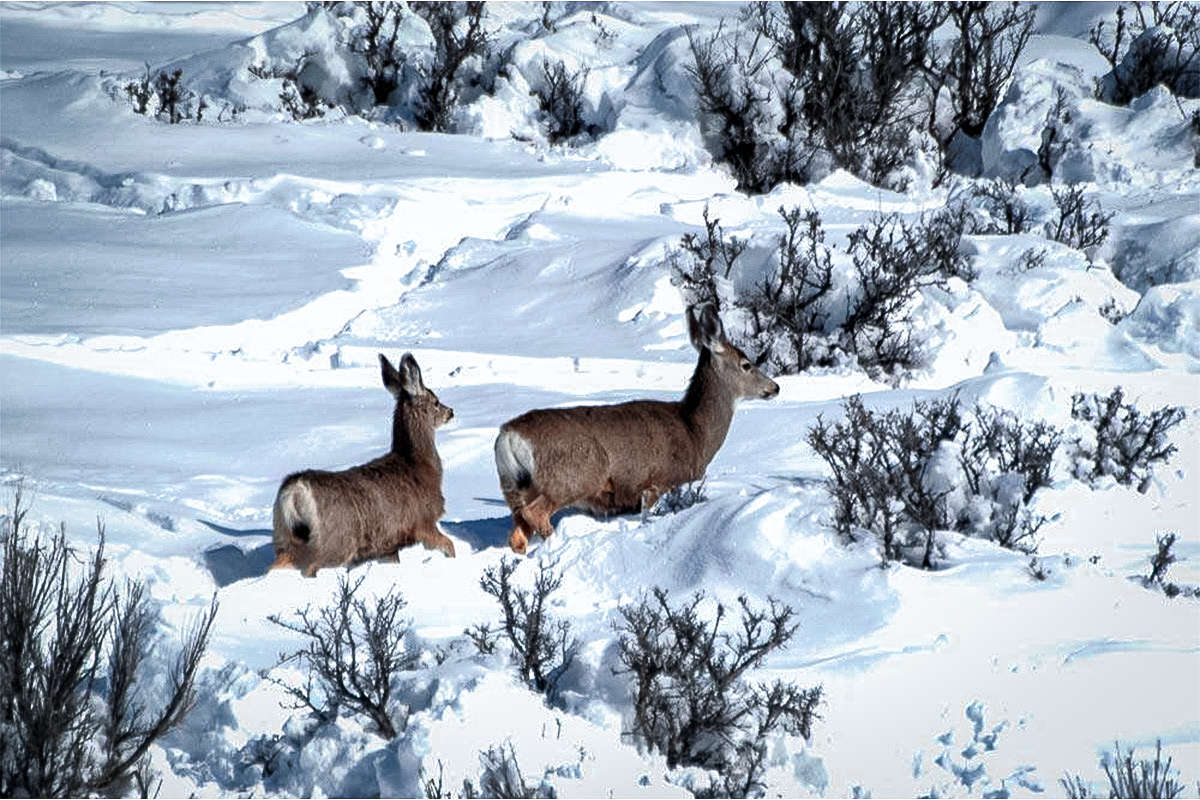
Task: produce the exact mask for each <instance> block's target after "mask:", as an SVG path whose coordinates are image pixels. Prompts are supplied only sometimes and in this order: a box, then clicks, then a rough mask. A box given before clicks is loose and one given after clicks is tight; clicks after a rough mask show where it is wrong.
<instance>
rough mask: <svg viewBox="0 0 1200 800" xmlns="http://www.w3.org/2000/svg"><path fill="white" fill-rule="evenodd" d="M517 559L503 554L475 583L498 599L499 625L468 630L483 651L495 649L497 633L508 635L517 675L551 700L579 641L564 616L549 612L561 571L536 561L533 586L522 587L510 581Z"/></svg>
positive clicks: (560, 577)
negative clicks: (500, 619) (536, 566)
mask: <svg viewBox="0 0 1200 800" xmlns="http://www.w3.org/2000/svg"><path fill="white" fill-rule="evenodd" d="M521 563H522V562H521V561H519V560H517V559H515V558H505V559H504V560H502V561H501V562H500V564H499V565H495V566H490V567H488V568H487V569H485V570H484V572H483V576H482V577H481V578H480V579H479V585H480V587H481V588H482V589H483V591H485V592H487V593H488V594H489V595H491V596H492V597H494V598H495V599H496V602H498V603H499V604H500V611H501V614H502V615H503V620H502V622H501V628H500V630H498V631H493V630H492V629H491V626H490V625H487V624H484V625H480V626H477V627H476V628H474V629H472V630H469V631H467V635H468V636H469V637H470V638H471V640H472V641H473V642H475V645H476V647H477V648H478V649H479V650H480V652H483V653H485V654H486V653H488V652H491V651H494V649H495V640H496V638H497V637H499V636H503V637H504V638H506V639H507V640H508V643H509V646H510V647H511V648H512V659H513V662H514V663H515V664H516V666H517V669H518V671H519V672H520V673H521V679H522V680H524V681H525V682H526V683H528V684H529V685H530V686H532V687H533V688H534V689H535V690H537V691H539V692H542V693H543V694H546V695H547V696H548V697H550V698H551V699H552V700H553V699H554V698H555V697H556V695H557V692H558V682H559V681H560V680H561V679H562V676H563V675H564V674H565V673H566V672H567V670H568V669H570V668H571V665H572V664H573V663H574V662H575V655H576V654H577V653H578V652H579V647H580V642H579V640H578V639H577V638H575V637H574V636H572V635H571V623H570V622H569V621H568V620H565V619H553V618H552V617H551V616H550V615H549V614H548V613H547V608H546V606H547V603H549V602H550V598H551V595H553V594H554V593H555V592H556V591H558V590H559V589H560V588H561V587H562V575H556V574H554V572H553V570H552V567H551V566H550V565H548V564H546V563H544V562H543V563H539V565H538V574H537V577H535V578H534V581H533V588H532V589H523V588H521V587H520V586H517V585H515V584H514V582H513V580H512V577H513V573H514V572H516V571H517V568H518V567H519V566H520V565H521Z"/></svg>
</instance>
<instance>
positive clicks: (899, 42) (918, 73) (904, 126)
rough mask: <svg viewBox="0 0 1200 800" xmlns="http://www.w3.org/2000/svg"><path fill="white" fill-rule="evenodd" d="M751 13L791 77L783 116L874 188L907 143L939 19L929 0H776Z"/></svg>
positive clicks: (906, 155) (904, 158)
mask: <svg viewBox="0 0 1200 800" xmlns="http://www.w3.org/2000/svg"><path fill="white" fill-rule="evenodd" d="M760 8H761V9H762V10H761V11H760V12H759V13H758V14H757V15H755V18H754V26H755V28H756V31H757V32H758V33H760V34H762V35H763V36H765V37H767V38H768V39H769V40H771V41H772V42H773V43H774V44H775V46H776V47H777V48H778V50H779V53H780V59H781V60H782V63H783V66H784V68H785V69H786V70H787V71H788V73H789V74H790V75H791V77H792V81H791V84H790V85H789V86H788V88H787V93H786V94H785V95H784V103H785V117H784V119H785V120H787V121H789V122H791V121H793V120H799V121H800V122H802V124H803V126H804V128H805V130H803V131H798V133H803V134H804V135H805V136H807V137H808V138H810V139H811V141H812V143H813V144H815V145H816V146H817V147H819V148H821V149H822V150H824V151H826V152H828V153H829V154H830V155H831V156H832V158H833V161H834V163H835V164H836V165H837V166H839V167H842V168H843V169H845V170H847V171H849V172H851V173H853V174H854V175H857V176H859V177H860V178H862V179H864V180H866V181H869V182H870V183H873V184H875V185H884V184H885V183H886V182H887V180H888V179H889V177H890V176H891V175H892V174H893V173H894V172H895V171H896V170H897V169H898V168H899V167H902V166H904V165H905V164H906V163H907V162H908V161H909V160H910V159H911V158H912V156H913V154H914V153H915V150H916V147H915V146H914V144H913V141H912V139H911V138H910V136H909V132H910V131H911V130H913V129H914V128H916V127H917V122H918V116H919V115H920V113H921V111H920V103H919V102H918V100H919V98H920V96H921V95H922V93H923V92H924V91H925V89H926V86H925V84H924V81H923V75H924V74H925V73H926V72H927V70H928V69H929V68H930V67H931V66H932V60H933V48H932V38H931V37H932V34H933V32H934V31H935V30H937V29H938V28H939V27H940V26H941V25H942V23H943V22H945V20H946V8H945V7H944V6H942V5H940V4H933V3H929V4H926V3H860V4H852V3H819V2H814V3H779V4H775V5H770V6H768V5H767V4H763V5H762V6H761V7H760Z"/></svg>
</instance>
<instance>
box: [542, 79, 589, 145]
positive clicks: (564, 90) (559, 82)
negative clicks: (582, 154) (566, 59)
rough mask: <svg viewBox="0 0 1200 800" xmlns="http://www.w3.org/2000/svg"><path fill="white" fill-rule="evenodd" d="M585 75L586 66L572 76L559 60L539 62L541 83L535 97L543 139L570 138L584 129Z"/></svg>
mask: <svg viewBox="0 0 1200 800" xmlns="http://www.w3.org/2000/svg"><path fill="white" fill-rule="evenodd" d="M587 76H588V71H587V70H586V69H584V70H581V71H580V72H577V73H575V74H574V75H572V74H571V71H570V70H569V69H567V65H566V64H564V63H563V62H562V61H556V62H555V63H554V65H553V66H551V65H550V63H549V62H548V61H543V62H542V83H541V85H540V86H539V87H538V88H537V97H538V105H539V107H540V108H541V110H542V116H543V125H544V128H545V131H546V138H547V139H548V140H549V141H550V143H551V144H558V143H559V142H565V141H567V140H569V139H573V138H575V137H576V136H578V135H579V134H581V133H583V131H584V129H585V128H586V125H585V123H584V119H583V87H584V84H585V83H586V82H587Z"/></svg>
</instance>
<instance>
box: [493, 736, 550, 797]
mask: <svg viewBox="0 0 1200 800" xmlns="http://www.w3.org/2000/svg"><path fill="white" fill-rule="evenodd" d="M479 765H480V767H482V768H483V772H482V774H481V775H480V778H479V788H480V790H481V792H482V796H483V797H500V798H529V797H536V796H537V787H536V786H529V785H528V784H526V783H525V778H524V776H523V775H522V774H521V766H520V764H518V763H517V751H516V749H515V748H514V747H513V745H512V742H505V743H504V744H502V745H500V746H499V747H489V748H488V749H487V752H486V753H480V754H479Z"/></svg>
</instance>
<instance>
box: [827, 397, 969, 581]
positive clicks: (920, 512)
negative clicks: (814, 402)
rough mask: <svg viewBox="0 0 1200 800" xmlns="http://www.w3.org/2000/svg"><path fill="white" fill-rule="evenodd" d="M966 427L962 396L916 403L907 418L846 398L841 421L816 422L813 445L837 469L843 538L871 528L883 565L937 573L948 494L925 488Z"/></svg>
mask: <svg viewBox="0 0 1200 800" xmlns="http://www.w3.org/2000/svg"><path fill="white" fill-rule="evenodd" d="M962 427H963V421H962V416H961V413H960V408H959V402H958V398H957V397H951V398H950V399H948V400H945V401H931V402H929V403H914V405H913V410H912V412H911V413H909V414H904V413H902V412H900V411H889V412H886V413H882V414H876V413H875V412H872V411H868V410H867V408H866V407H865V406H864V405H863V402H862V398H861V397H860V396H858V395H854V396H853V397H851V398H849V399H847V400H846V403H845V419H844V421H842V422H837V423H833V424H830V423H828V422H826V421H825V420H824V419H823V418H821V417H818V419H817V422H816V424H815V425H813V426H812V427H811V428H809V430H808V443H809V446H811V447H812V448H813V450H815V451H816V453H817V455H819V456H821V458H822V459H824V460H825V462H826V463H827V464H829V466H830V467H831V468H832V469H833V483H832V484H831V485H830V492H831V494H832V495H833V499H834V507H835V511H834V527H835V528H836V529H837V531H838V533H839V534H840V535H841V536H842V537H843V538H845V539H847V540H851V539H853V538H854V533H855V530H856V529H865V530H868V531H871V532H872V533H874V534H875V535H876V536H878V537H879V542H880V545H881V546H882V557H883V561H884V563H885V564H886V563H889V562H892V561H902V562H904V563H908V564H913V565H916V566H920V567H921V568H923V569H930V568H932V567H933V566H934V556H935V554H936V552H935V548H936V544H937V541H936V538H935V535H934V534H935V531H937V530H945V529H948V528H949V527H950V526H951V521H950V518H949V515H948V513H947V510H946V504H945V498H946V494H947V492H946V491H945V490H943V489H935V488H932V487H930V486H928V485H927V484H926V482H925V479H924V478H925V471H926V466H927V465H928V463H929V462H930V460H931V459H932V458H933V456H934V454H935V453H936V452H937V450H938V449H939V448H940V447H941V443H942V442H943V441H950V440H953V439H954V438H955V436H956V435H957V434H958V433H959V431H960V430H962Z"/></svg>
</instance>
